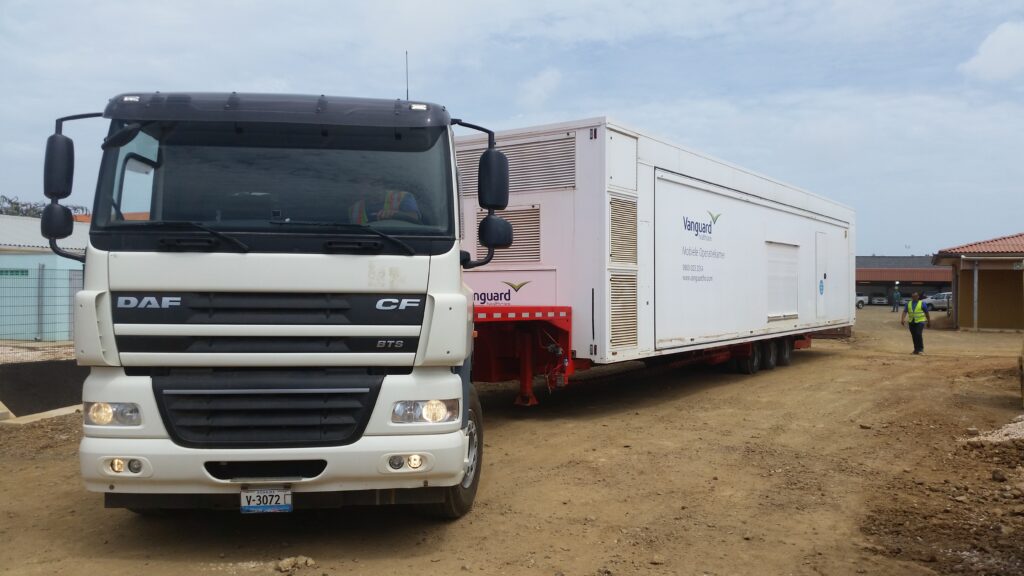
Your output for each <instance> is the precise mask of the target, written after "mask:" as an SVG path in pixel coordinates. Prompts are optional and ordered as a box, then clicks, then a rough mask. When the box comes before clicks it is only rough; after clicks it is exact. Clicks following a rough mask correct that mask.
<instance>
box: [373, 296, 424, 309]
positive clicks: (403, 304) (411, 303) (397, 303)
mask: <svg viewBox="0 0 1024 576" xmlns="http://www.w3.org/2000/svg"><path fill="white" fill-rule="evenodd" d="M419 305H420V299H419V298H402V299H401V300H399V299H398V298H381V299H380V300H377V310H405V309H406V308H418V307H419Z"/></svg>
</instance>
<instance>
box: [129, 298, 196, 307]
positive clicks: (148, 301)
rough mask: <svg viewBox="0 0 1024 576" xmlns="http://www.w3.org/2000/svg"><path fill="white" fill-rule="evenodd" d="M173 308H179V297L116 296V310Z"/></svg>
mask: <svg viewBox="0 0 1024 576" xmlns="http://www.w3.org/2000/svg"><path fill="white" fill-rule="evenodd" d="M174 306H181V296H161V297H160V298H157V297H156V296H143V297H141V298H136V297H135V296H118V297H117V307H118V308H173V307H174Z"/></svg>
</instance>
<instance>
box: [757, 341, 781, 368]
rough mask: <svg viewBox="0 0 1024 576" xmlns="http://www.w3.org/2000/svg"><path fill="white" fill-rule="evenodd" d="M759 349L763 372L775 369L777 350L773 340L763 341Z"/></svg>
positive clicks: (777, 356)
mask: <svg viewBox="0 0 1024 576" xmlns="http://www.w3.org/2000/svg"><path fill="white" fill-rule="evenodd" d="M760 347H761V368H762V369H763V370H772V369H774V368H775V364H776V363H777V362H778V358H779V355H778V348H777V347H776V345H775V341H774V340H765V341H764V342H761V343H760Z"/></svg>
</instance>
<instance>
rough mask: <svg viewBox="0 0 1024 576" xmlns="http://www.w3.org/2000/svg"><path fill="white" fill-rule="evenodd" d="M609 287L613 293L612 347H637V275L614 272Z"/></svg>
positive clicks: (611, 293)
mask: <svg viewBox="0 0 1024 576" xmlns="http://www.w3.org/2000/svg"><path fill="white" fill-rule="evenodd" d="M609 288H610V290H609V293H610V295H611V347H612V348H636V346H637V330H636V322H637V315H636V276H635V275H633V274H612V275H611V280H610V282H609Z"/></svg>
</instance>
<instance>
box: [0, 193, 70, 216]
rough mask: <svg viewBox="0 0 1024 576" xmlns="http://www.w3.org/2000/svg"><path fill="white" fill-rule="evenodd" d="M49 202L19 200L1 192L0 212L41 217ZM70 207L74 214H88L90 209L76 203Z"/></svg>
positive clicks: (10, 214)
mask: <svg viewBox="0 0 1024 576" xmlns="http://www.w3.org/2000/svg"><path fill="white" fill-rule="evenodd" d="M47 204H48V202H45V201H39V202H29V201H22V200H18V197H17V196H15V197H13V198H8V197H7V196H4V195H2V194H0V214H4V215H7V216H30V217H32V218H39V217H40V216H42V215H43V208H46V205H47ZM66 206H67V207H68V208H70V209H71V213H72V214H88V213H89V209H88V208H86V207H85V206H78V205H76V204H67V205H66Z"/></svg>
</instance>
